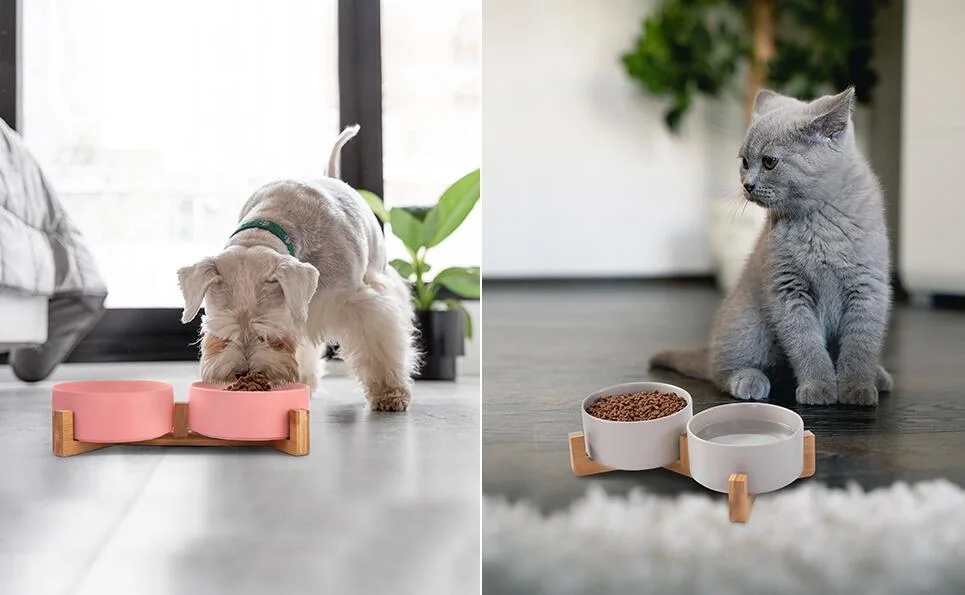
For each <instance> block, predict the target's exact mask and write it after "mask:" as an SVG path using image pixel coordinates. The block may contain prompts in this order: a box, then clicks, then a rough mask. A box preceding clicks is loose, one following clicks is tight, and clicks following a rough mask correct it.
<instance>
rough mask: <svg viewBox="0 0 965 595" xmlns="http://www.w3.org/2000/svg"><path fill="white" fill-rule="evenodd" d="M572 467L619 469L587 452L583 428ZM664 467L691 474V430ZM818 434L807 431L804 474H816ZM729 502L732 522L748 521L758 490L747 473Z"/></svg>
mask: <svg viewBox="0 0 965 595" xmlns="http://www.w3.org/2000/svg"><path fill="white" fill-rule="evenodd" d="M570 467H572V469H573V475H575V476H577V477H584V476H586V475H596V474H598V473H608V472H610V471H617V469H613V468H611V467H606V466H604V465H601V464H599V463H597V462H596V461H594V460H593V459H591V458H590V457H588V456H587V455H586V440H585V439H584V438H583V432H571V433H570ZM664 469H667V470H669V471H673V472H674V473H679V474H680V475H685V476H687V477H690V460H689V456H688V451H687V434H681V435H680V458H679V459H677V460H676V461H674V462H673V463H671V464H669V465H666V466H665V467H664ZM814 471H815V463H814V434H813V433H811V432H810V431H808V430H805V432H804V470H803V471H802V472H801V477H802V478H803V477H811V476H812V475H814ZM727 503H728V506H729V508H730V521H731V522H732V523H746V522H747V519H748V517H750V514H751V506H752V505H753V504H754V494H750V493H748V491H747V475H745V474H743V473H733V474H731V476H730V478H729V480H728V482H727Z"/></svg>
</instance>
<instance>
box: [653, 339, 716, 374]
mask: <svg viewBox="0 0 965 595" xmlns="http://www.w3.org/2000/svg"><path fill="white" fill-rule="evenodd" d="M650 367H651V368H668V369H670V370H674V371H676V372H679V373H681V374H683V375H684V376H690V377H692V378H700V379H701V380H711V377H710V348H709V347H701V348H700V349H688V350H684V351H661V352H660V353H658V354H656V355H654V356H653V357H651V358H650Z"/></svg>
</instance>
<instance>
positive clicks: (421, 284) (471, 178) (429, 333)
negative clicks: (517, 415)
mask: <svg viewBox="0 0 965 595" xmlns="http://www.w3.org/2000/svg"><path fill="white" fill-rule="evenodd" d="M359 193H360V194H361V195H362V196H363V197H364V198H365V200H366V201H367V202H368V203H369V206H370V207H372V210H373V211H374V212H375V215H376V216H377V217H378V218H379V219H380V220H381V221H382V222H383V223H384V224H387V225H388V226H389V228H390V229H391V231H392V233H393V234H395V236H396V237H397V238H399V239H400V240H402V243H403V244H404V245H405V248H406V250H407V251H408V253H409V258H408V259H402V258H397V259H395V260H393V261H392V262H391V264H392V267H393V268H395V270H396V271H398V272H399V274H400V275H402V278H403V279H405V280H406V281H408V282H409V283H410V284H411V286H412V302H413V305H414V306H415V310H416V317H417V324H418V328H419V331H420V332H419V335H420V339H419V342H420V348H421V351H422V353H423V361H422V366H421V367H420V369H419V371H418V372H417V373H416V375H415V377H416V378H418V379H421V380H455V378H456V358H457V357H458V356H460V355H463V353H465V339H471V338H472V335H473V324H472V318H471V316H470V315H469V312H468V311H467V310H466V308H465V306H463V304H462V301H461V300H460V298H466V299H478V298H479V291H480V282H479V267H450V268H447V269H443V270H441V271H439V272H437V273H435V274H433V275H432V276H431V277H430V276H429V273H430V272H431V271H432V267H431V266H430V265H429V262H428V260H427V256H428V253H429V250H430V249H432V248H435V247H436V246H438V245H439V244H440V243H441V242H442V241H443V240H445V239H446V238H448V237H449V236H450V235H452V233H453V232H454V231H455V230H456V229H458V228H459V226H460V225H462V222H463V221H465V220H466V217H467V216H468V215H469V213H470V212H471V211H472V210H473V208H474V207H475V206H476V203H477V202H479V170H478V169H477V170H475V171H473V172H471V173H469V174H467V175H465V176H463V177H462V178H460V179H459V180H457V181H456V182H455V183H454V184H452V185H451V186H449V188H448V189H446V191H445V192H443V193H442V196H441V197H440V198H439V201H438V202H437V203H436V204H435V205H433V206H431V207H421V206H420V207H392V208H391V209H387V208H386V207H385V204H384V202H383V201H382V199H381V198H380V197H378V196H377V195H375V194H374V193H372V192H369V191H367V190H360V191H359Z"/></svg>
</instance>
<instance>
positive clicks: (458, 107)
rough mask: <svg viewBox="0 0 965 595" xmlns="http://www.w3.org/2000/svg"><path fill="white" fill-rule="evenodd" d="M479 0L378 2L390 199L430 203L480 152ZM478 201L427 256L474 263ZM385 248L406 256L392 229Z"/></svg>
mask: <svg viewBox="0 0 965 595" xmlns="http://www.w3.org/2000/svg"><path fill="white" fill-rule="evenodd" d="M481 28H482V3H481V2H479V0H409V1H406V2H398V1H383V2H382V71H383V74H382V80H383V94H382V96H383V99H382V102H383V113H384V115H383V124H382V126H383V141H382V142H383V152H384V174H383V175H384V177H385V201H386V204H387V205H388V206H408V205H425V204H431V203H434V202H435V201H436V200H437V199H438V198H439V196H440V195H441V194H442V192H443V191H444V190H445V189H446V188H447V187H448V186H449V185H450V184H452V183H453V182H455V181H456V180H457V179H459V178H461V177H462V176H463V175H465V174H467V173H469V172H470V171H472V170H474V169H477V168H478V167H480V162H481V160H482V153H481V148H482V93H481V89H480V81H481V80H482V63H481V56H482V37H481ZM480 211H481V209H480V208H479V206H477V207H476V209H475V210H474V211H473V213H472V214H471V215H470V216H469V218H467V219H466V222H465V223H463V225H462V227H460V228H459V230H457V231H456V233H454V234H453V235H452V236H450V237H449V238H448V239H446V241H445V242H443V243H442V244H441V245H440V247H438V248H433V250H432V253H431V254H430V258H429V260H430V264H432V265H433V267H434V269H435V270H441V269H443V268H445V267H447V266H456V265H460V266H478V265H479V264H480V263H481V261H482V254H481V246H482V223H481V221H482V218H481V212H480ZM388 248H389V252H390V254H389V256H390V257H391V258H397V257H405V255H406V250H405V247H404V246H403V245H402V242H401V241H399V240H398V239H397V238H396V237H394V236H392V235H391V234H390V236H389V238H388Z"/></svg>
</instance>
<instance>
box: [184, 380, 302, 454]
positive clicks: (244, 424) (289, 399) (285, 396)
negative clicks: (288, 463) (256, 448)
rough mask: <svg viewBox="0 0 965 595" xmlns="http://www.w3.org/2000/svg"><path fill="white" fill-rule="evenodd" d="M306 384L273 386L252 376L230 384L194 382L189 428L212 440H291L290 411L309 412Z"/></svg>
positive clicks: (189, 408) (190, 397)
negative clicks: (306, 410)
mask: <svg viewBox="0 0 965 595" xmlns="http://www.w3.org/2000/svg"><path fill="white" fill-rule="evenodd" d="M310 398H311V395H310V394H309V389H308V387H307V386H305V385H304V384H289V385H285V386H274V385H272V383H271V382H270V381H269V380H268V378H267V377H266V376H264V375H263V374H260V373H257V372H256V373H251V374H246V375H244V376H239V377H238V378H236V379H235V381H234V382H232V383H231V384H229V385H222V384H206V383H204V382H195V383H194V384H192V385H191V388H190V389H189V391H188V427H190V428H191V431H192V432H196V433H198V434H201V435H203V436H208V437H210V438H221V439H225V440H280V439H283V438H287V437H288V412H289V411H291V410H293V409H308V408H309V403H310V401H309V399H310Z"/></svg>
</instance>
